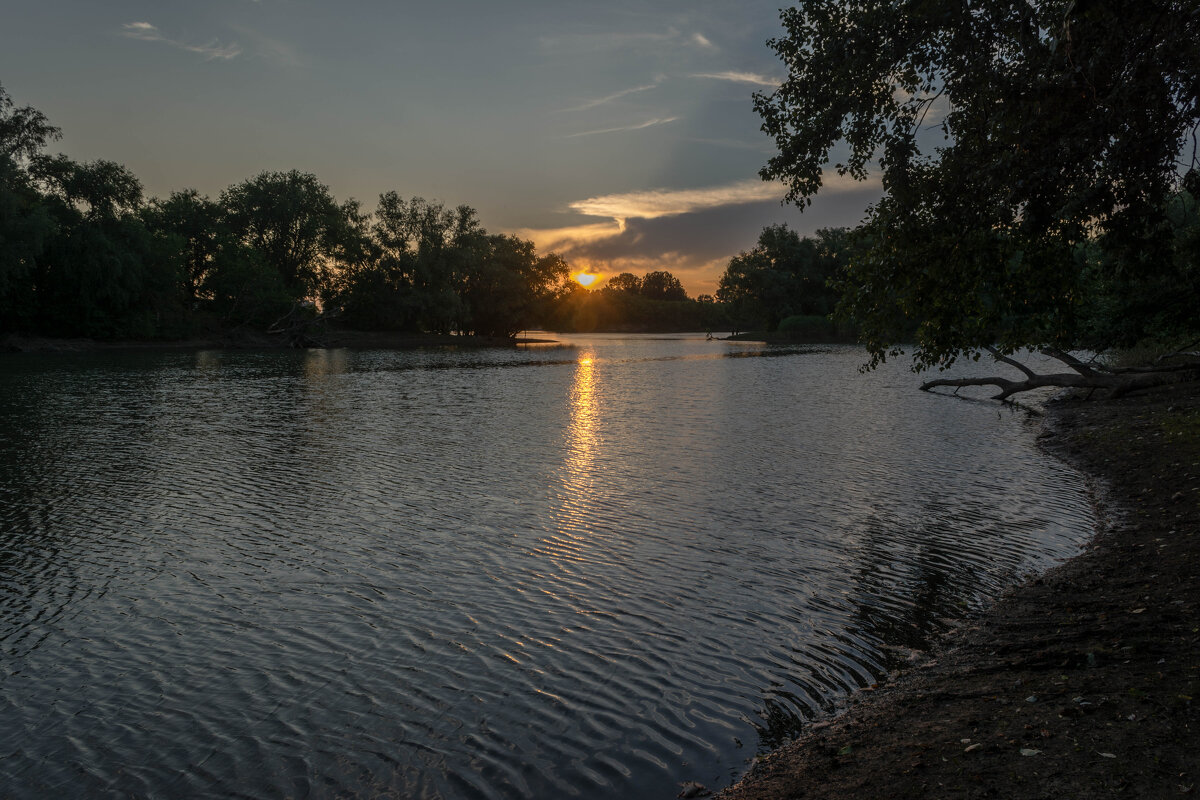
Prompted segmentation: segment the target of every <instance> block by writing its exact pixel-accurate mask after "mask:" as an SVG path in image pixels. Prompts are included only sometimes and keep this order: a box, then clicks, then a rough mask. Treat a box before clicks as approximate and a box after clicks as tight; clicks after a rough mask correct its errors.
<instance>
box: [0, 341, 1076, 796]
mask: <svg viewBox="0 0 1200 800" xmlns="http://www.w3.org/2000/svg"><path fill="white" fill-rule="evenodd" d="M558 338H560V340H561V341H562V344H561V345H560V346H545V345H541V346H530V347H522V348H519V349H517V350H515V351H514V350H512V349H496V350H467V351H456V350H453V349H431V350H410V351H350V350H332V351H308V352H262V353H254V352H220V351H202V352H196V353H188V352H167V353H145V352H143V353H125V354H123V353H103V354H100V353H93V354H87V355H86V356H69V355H13V356H4V357H3V358H2V359H0V648H2V649H0V653H2V659H3V660H2V663H3V669H2V671H0V714H2V717H3V719H4V720H5V722H6V724H5V726H3V729H2V730H0V790H2V793H3V794H4V795H5V796H13V797H45V796H93V797H104V796H126V795H136V796H157V797H171V796H197V797H204V796H209V797H229V796H239V797H277V796H297V797H305V796H309V797H334V796H345V795H350V796H394V797H449V798H468V797H494V798H515V797H530V796H532V797H558V796H563V797H581V798H591V797H597V798H599V797H625V796H646V797H651V796H659V797H672V796H674V795H675V793H676V792H677V791H678V784H679V783H680V782H682V781H687V780H696V781H700V782H702V783H705V784H708V785H709V786H714V787H717V786H721V785H724V784H726V783H728V782H729V781H730V779H731V778H733V777H735V776H736V775H738V774H740V773H741V771H742V770H743V768H744V766H745V763H746V762H747V760H748V759H749V758H751V757H753V756H754V755H755V754H756V753H758V752H759V751H760V750H761V749H763V748H769V747H773V746H776V745H778V744H780V743H782V742H783V741H784V740H785V739H786V738H787V737H788V736H790V735H792V734H793V733H795V732H796V730H797V729H798V727H799V725H800V724H801V723H802V722H803V721H804V720H805V719H808V718H811V717H812V716H813V715H815V714H817V713H819V712H820V711H821V710H822V709H826V708H828V707H829V706H830V705H831V704H832V703H834V702H836V700H837V699H838V698H839V697H841V696H843V695H844V694H845V693H846V692H848V691H851V690H853V689H854V688H856V687H859V686H862V685H867V684H870V683H873V682H874V681H876V680H877V679H878V677H879V676H881V675H882V674H884V673H885V672H886V671H887V669H888V668H889V667H891V666H894V665H895V664H896V663H899V662H902V661H903V660H904V659H905V653H906V650H905V648H909V647H918V646H920V645H921V644H922V643H923V642H924V641H926V640H927V639H928V637H930V636H931V635H934V634H936V633H937V632H939V631H941V630H943V629H944V627H945V625H946V620H947V619H949V618H953V617H955V616H961V614H963V613H964V612H965V611H966V610H968V609H970V608H972V607H974V606H976V605H978V604H979V603H981V602H985V601H986V599H987V598H988V597H991V596H994V595H995V594H996V593H997V592H998V591H1000V590H1001V589H1002V588H1003V587H1004V586H1005V585H1007V584H1009V583H1011V582H1012V581H1014V580H1015V579H1016V578H1018V577H1019V576H1021V575H1023V574H1027V573H1029V572H1032V571H1037V570H1041V569H1044V568H1046V567H1048V566H1049V565H1051V564H1052V563H1054V561H1055V560H1056V559H1060V558H1063V557H1066V556H1069V555H1072V554H1074V553H1075V552H1076V551H1077V550H1078V547H1079V545H1080V544H1081V543H1082V542H1083V541H1085V540H1086V539H1087V538H1088V537H1089V536H1090V534H1091V531H1092V522H1093V520H1092V516H1091V510H1090V506H1089V503H1088V498H1087V494H1086V491H1085V487H1084V485H1083V480H1082V478H1081V477H1080V476H1079V475H1078V474H1077V473H1075V472H1074V471H1073V470H1071V469H1069V468H1067V467H1066V466H1065V465H1063V464H1061V463H1060V462H1058V461H1056V460H1055V459H1053V458H1052V457H1050V456H1049V455H1047V454H1045V453H1043V452H1041V451H1040V450H1038V449H1037V448H1036V447H1035V446H1034V435H1035V432H1036V425H1035V424H1034V423H1031V422H1030V421H1029V420H1028V419H1027V418H1026V417H1025V416H1024V415H1023V414H1021V413H1018V412H1011V411H1007V410H1003V409H1000V408H998V407H997V406H995V405H992V404H986V403H974V402H963V401H958V400H954V399H952V398H947V397H940V396H935V395H930V394H925V393H921V392H918V391H917V390H916V386H917V384H918V382H919V381H918V379H917V377H916V376H914V375H912V374H911V373H910V372H908V370H907V369H906V368H905V367H904V366H903V365H894V364H888V365H886V366H885V367H884V368H883V369H881V370H880V371H878V372H875V373H871V374H867V375H861V374H859V373H858V372H857V367H858V366H859V364H860V363H861V362H862V360H863V355H862V353H861V351H858V350H856V349H854V348H849V347H816V348H803V347H779V346H767V345H761V344H754V343H732V342H721V341H705V340H704V338H703V337H702V336H701V337H687V336H674V337H649V336H640V337H638V336H592V337H584V336H573V337H558Z"/></svg>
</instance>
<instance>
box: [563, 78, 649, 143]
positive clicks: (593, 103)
mask: <svg viewBox="0 0 1200 800" xmlns="http://www.w3.org/2000/svg"><path fill="white" fill-rule="evenodd" d="M658 85H659V83H658V81H655V82H654V83H648V84H646V85H645V86H634V87H633V88H631V89H622V90H621V91H619V92H613V93H612V94H609V95H605V96H604V97H598V98H596V99H595V100H588V101H587V102H586V103H583V104H582V105H578V106H572V107H571V108H564V109H563V111H564V112H566V111H587V110H589V109H592V108H596V107H597V106H602V105H605V104H606V103H611V102H613V101H614V100H620V99H621V98H622V97H628V96H629V95H631V94H638V93H639V92H648V91H650V90H651V89H657V88H658ZM580 135H582V134H576V136H580Z"/></svg>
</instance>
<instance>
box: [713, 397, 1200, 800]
mask: <svg viewBox="0 0 1200 800" xmlns="http://www.w3.org/2000/svg"><path fill="white" fill-rule="evenodd" d="M1042 444H1043V446H1045V447H1046V448H1048V449H1050V450H1051V451H1052V452H1054V453H1056V454H1058V455H1060V456H1061V457H1062V458H1064V459H1065V460H1066V461H1068V462H1069V463H1072V464H1074V465H1076V466H1078V467H1079V468H1081V469H1082V470H1084V471H1085V472H1086V473H1088V474H1089V475H1091V476H1093V477H1094V478H1095V481H1096V497H1097V505H1098V510H1099V516H1100V529H1099V531H1098V532H1097V536H1096V539H1095V540H1094V542H1093V543H1092V544H1091V546H1089V548H1088V549H1087V550H1086V551H1085V552H1084V553H1083V554H1082V555H1080V556H1079V557H1078V558H1076V559H1073V560H1072V561H1070V562H1068V563H1066V564H1064V565H1062V566H1061V567H1059V568H1057V569H1055V570H1054V571H1052V572H1050V573H1048V574H1046V575H1044V576H1042V577H1040V578H1037V579H1034V580H1031V581H1029V582H1027V583H1025V584H1023V585H1021V586H1019V587H1017V588H1016V589H1014V590H1013V591H1011V592H1009V593H1008V594H1007V595H1005V596H1004V597H1003V598H1001V599H1000V600H999V601H998V602H997V603H996V604H995V605H994V606H993V607H992V608H991V609H989V610H988V611H987V612H985V613H984V614H983V615H981V616H980V617H978V618H975V619H970V620H967V621H966V622H964V623H963V624H962V626H960V627H959V628H958V629H956V630H955V631H953V632H952V633H951V635H950V636H948V637H947V638H946V640H945V641H944V642H943V643H942V644H941V645H940V646H939V648H938V650H937V651H935V652H934V653H931V658H932V660H931V661H930V662H928V663H927V664H926V665H925V666H923V667H920V668H916V669H914V670H912V671H911V672H909V673H907V674H905V675H903V676H901V677H900V678H898V679H897V680H895V681H894V682H892V683H891V684H888V685H885V686H884V687H882V688H881V689H879V690H878V691H876V692H873V693H864V694H862V696H860V697H858V698H857V699H856V700H855V701H854V702H852V704H851V706H850V708H849V709H848V710H847V711H846V712H845V714H843V715H842V716H840V717H838V718H837V719H835V720H833V721H832V722H828V723H817V724H815V725H813V726H812V728H811V730H810V731H809V732H808V733H807V735H806V736H805V737H804V738H803V739H802V740H800V741H797V742H795V743H793V744H792V745H790V746H788V747H786V748H784V749H783V750H781V751H778V752H776V753H773V754H771V755H770V756H768V757H766V758H763V759H760V760H759V761H758V762H757V763H756V764H755V766H754V767H753V768H752V770H751V772H750V774H749V775H748V776H747V777H746V778H745V779H743V781H742V782H741V783H739V784H738V785H736V786H734V787H733V788H731V789H729V790H726V791H725V792H724V793H722V794H721V797H723V798H726V800H732V799H734V798H737V800H750V799H751V798H753V799H754V800H765V799H768V798H827V799H831V800H840V799H841V798H846V799H849V798H855V800H861V799H863V798H951V797H953V798H1014V799H1019V798H1030V799H1032V798H1104V797H1138V798H1171V797H1188V796H1197V795H1200V788H1198V787H1197V783H1198V782H1200V703H1198V701H1200V579H1198V577H1197V576H1198V573H1200V533H1198V531H1200V390H1197V388H1196V387H1194V386H1193V387H1187V388H1185V387H1174V388H1170V389H1166V390H1160V391H1157V392H1154V393H1152V394H1147V395H1143V396H1136V397H1127V398H1123V399H1121V400H1116V401H1104V400H1101V401H1091V402H1086V403H1080V402H1060V403H1055V404H1052V406H1051V409H1050V411H1049V413H1048V415H1047V426H1046V431H1045V433H1044V434H1043V436H1042Z"/></svg>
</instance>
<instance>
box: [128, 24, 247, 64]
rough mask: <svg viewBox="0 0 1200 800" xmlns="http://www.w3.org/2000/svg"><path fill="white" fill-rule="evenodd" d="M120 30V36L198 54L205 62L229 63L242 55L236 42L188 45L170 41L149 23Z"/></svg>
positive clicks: (170, 39) (169, 38)
mask: <svg viewBox="0 0 1200 800" xmlns="http://www.w3.org/2000/svg"><path fill="white" fill-rule="evenodd" d="M121 28H122V31H121V33H122V35H124V36H127V37H129V38H130V39H138V40H140V41H143V42H162V43H163V44H167V45H170V46H171V47H174V48H177V49H179V50H186V51H187V52H189V53H198V54H200V55H202V56H204V58H205V60H207V61H229V60H230V59H233V58H237V57H238V56H239V55H241V54H242V46H241V45H240V44H237V43H236V42H235V43H233V44H226V45H223V44H220V43H218V42H217V41H216V40H215V39H214V40H213V41H211V42H208V43H207V44H190V43H188V42H183V41H180V40H178V39H172V38H171V37H169V36H167V35H165V34H164V33H163V32H162V31H161V30H159V29H158V28H157V27H156V26H154V25H151V24H150V23H149V22H127V23H125V24H124V25H122V26H121Z"/></svg>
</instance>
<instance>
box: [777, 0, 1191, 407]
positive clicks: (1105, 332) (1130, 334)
mask: <svg viewBox="0 0 1200 800" xmlns="http://www.w3.org/2000/svg"><path fill="white" fill-rule="evenodd" d="M781 19H782V22H783V26H784V30H785V33H784V35H782V36H780V37H779V38H777V39H775V40H773V41H772V42H770V45H771V46H772V47H773V48H774V49H775V51H776V52H777V53H778V55H779V57H780V58H781V59H782V60H783V62H784V64H785V65H786V67H787V70H788V77H787V79H786V80H785V81H784V83H783V84H782V85H781V86H780V87H779V88H778V90H776V91H775V92H773V93H769V94H760V95H756V97H755V103H756V109H757V111H758V113H759V115H760V116H761V117H762V119H763V130H764V131H765V132H766V133H768V134H769V135H770V136H772V137H773V138H774V139H775V143H776V145H777V147H778V154H777V155H776V156H774V157H773V158H772V159H771V160H770V161H769V163H768V164H767V166H766V167H765V168H764V169H763V170H762V173H761V174H762V176H763V177H764V178H765V179H771V180H781V181H783V182H784V183H785V184H786V186H787V188H788V195H787V198H788V200H789V201H791V202H794V203H796V204H798V205H800V206H801V207H804V206H806V205H807V204H809V203H810V202H811V201H812V198H813V197H814V196H815V195H816V194H817V193H818V192H819V191H820V188H821V184H822V178H823V175H824V174H825V171H826V169H827V168H828V165H829V164H830V163H831V162H832V163H833V164H834V168H835V169H836V171H837V172H838V173H840V174H842V175H850V176H853V177H854V178H858V179H863V178H866V177H867V176H868V175H869V174H872V173H876V174H878V175H879V177H880V178H881V182H882V187H883V196H882V198H881V199H880V200H879V201H878V203H877V204H875V205H874V206H873V207H872V208H871V209H870V210H869V213H868V217H867V219H866V221H865V222H864V224H863V225H862V227H861V228H860V229H859V230H858V231H857V234H856V238H857V244H858V247H857V248H856V252H855V255H854V257H853V258H852V259H851V261H850V264H849V265H848V267H847V268H846V269H845V270H844V271H843V273H842V274H841V276H840V279H839V288H840V290H841V294H842V298H841V302H840V306H839V311H840V313H841V314H843V315H844V316H846V317H849V318H851V319H852V320H853V321H854V323H855V324H856V326H857V327H858V329H859V330H860V331H861V332H862V339H863V342H864V344H865V345H866V346H867V348H868V351H869V353H870V359H871V360H870V363H869V365H868V366H870V367H874V366H876V365H878V364H879V363H880V362H881V361H883V360H885V359H886V358H888V357H890V356H896V355H899V354H901V348H900V347H899V344H900V343H905V342H907V343H912V344H913V350H912V355H913V366H914V369H916V370H918V371H919V370H927V369H930V368H937V369H946V368H948V367H950V366H951V365H953V364H954V363H955V362H956V360H958V359H961V358H970V359H974V360H978V359H979V358H980V356H981V355H988V354H990V355H991V356H992V357H994V358H995V359H997V360H998V361H999V362H1004V363H1007V364H1009V365H1011V366H1013V367H1015V368H1016V369H1018V370H1019V372H1020V373H1022V377H1021V378H1019V379H1008V378H1003V377H996V378H991V379H971V380H965V379H957V380H956V379H939V380H934V381H930V382H928V383H926V384H925V386H924V387H923V388H933V387H934V386H943V385H954V386H962V385H968V384H991V385H995V386H997V387H999V388H1000V390H1001V392H1000V396H1001V397H1004V398H1007V397H1008V396H1010V395H1011V394H1013V393H1015V392H1017V391H1022V390H1024V389H1027V388H1033V387H1035V386H1046V385H1050V386H1092V387H1105V388H1107V389H1110V390H1111V391H1113V392H1114V393H1121V392H1124V391H1128V390H1130V389H1133V388H1139V387H1142V386H1147V385H1150V384H1153V383H1156V382H1163V381H1167V380H1175V379H1178V377H1179V376H1180V375H1181V374H1183V375H1188V376H1190V377H1197V372H1196V369H1195V368H1194V367H1192V366H1190V365H1188V364H1169V363H1167V362H1163V363H1160V364H1159V365H1157V366H1156V367H1154V368H1152V369H1149V370H1140V371H1136V372H1119V371H1117V370H1115V369H1113V368H1111V367H1107V366H1105V365H1104V364H1103V363H1102V362H1099V361H1093V362H1089V363H1084V362H1082V361H1079V360H1076V359H1074V358H1072V357H1071V356H1070V355H1069V354H1068V351H1070V350H1072V349H1075V348H1087V349H1093V350H1104V349H1107V348H1113V347H1125V346H1129V345H1131V344H1132V343H1134V342H1137V341H1144V340H1146V339H1154V340H1157V341H1160V342H1176V343H1181V344H1186V343H1187V342H1188V341H1189V340H1190V341H1194V340H1195V338H1196V337H1197V336H1198V335H1200V313H1197V311H1198V309H1200V215H1198V213H1197V205H1196V200H1195V198H1196V196H1198V195H1200V176H1198V173H1197V124H1198V122H1200V118H1198V113H1200V111H1198V93H1200V47H1197V46H1196V42H1197V41H1200V3H1197V2H1196V0H1136V2H1134V1H1133V0H1093V1H1092V2H1083V1H1076V2H1066V1H1065V0H1049V1H1048V0H953V1H952V0H909V2H891V1H890V0H841V1H839V0H805V2H804V3H802V4H801V5H799V6H798V7H796V8H792V9H786V10H784V11H783V12H781ZM1189 337H1190V339H1189ZM1193 346H1194V345H1193ZM1026 349H1035V350H1040V351H1042V352H1044V353H1046V354H1049V355H1051V356H1054V357H1056V358H1058V359H1059V360H1060V361H1061V362H1063V363H1064V365H1065V369H1066V371H1065V372H1062V373H1060V374H1055V375H1042V374H1038V373H1035V372H1034V371H1033V370H1032V369H1030V368H1029V367H1028V366H1026V365H1024V364H1022V363H1021V362H1020V361H1019V360H1018V358H1016V356H1017V355H1018V354H1019V353H1020V352H1021V351H1023V350H1026Z"/></svg>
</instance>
